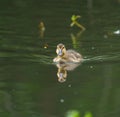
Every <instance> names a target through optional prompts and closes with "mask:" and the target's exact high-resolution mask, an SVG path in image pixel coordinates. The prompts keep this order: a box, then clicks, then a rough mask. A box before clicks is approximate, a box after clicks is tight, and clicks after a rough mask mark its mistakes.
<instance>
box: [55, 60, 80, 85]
mask: <svg viewBox="0 0 120 117" xmlns="http://www.w3.org/2000/svg"><path fill="white" fill-rule="evenodd" d="M79 65H80V63H65V62H59V63H57V64H56V66H57V68H58V72H57V76H58V81H59V82H61V83H62V82H65V81H66V79H67V71H72V70H74V69H75V68H76V67H78V66H79Z"/></svg>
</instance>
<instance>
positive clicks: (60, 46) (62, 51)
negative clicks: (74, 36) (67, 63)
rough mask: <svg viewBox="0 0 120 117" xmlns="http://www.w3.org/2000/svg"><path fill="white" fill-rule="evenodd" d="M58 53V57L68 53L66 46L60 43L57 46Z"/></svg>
mask: <svg viewBox="0 0 120 117" xmlns="http://www.w3.org/2000/svg"><path fill="white" fill-rule="evenodd" d="M56 53H57V55H58V56H63V55H64V54H65V53H66V48H65V46H64V44H62V43H60V44H58V45H57V49H56Z"/></svg>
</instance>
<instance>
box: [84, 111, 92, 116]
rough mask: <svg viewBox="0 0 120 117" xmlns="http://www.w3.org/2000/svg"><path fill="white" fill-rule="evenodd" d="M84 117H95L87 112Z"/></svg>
mask: <svg viewBox="0 0 120 117" xmlns="http://www.w3.org/2000/svg"><path fill="white" fill-rule="evenodd" d="M84 117H93V116H92V113H91V112H86V113H85V115H84Z"/></svg>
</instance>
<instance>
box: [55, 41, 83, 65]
mask: <svg viewBox="0 0 120 117" xmlns="http://www.w3.org/2000/svg"><path fill="white" fill-rule="evenodd" d="M56 53H57V55H58V56H57V57H55V58H54V59H53V62H60V63H66V62H73V63H78V62H81V61H82V55H80V54H79V53H78V52H76V51H74V50H66V48H65V45H64V44H62V43H60V44H58V45H57V49H56Z"/></svg>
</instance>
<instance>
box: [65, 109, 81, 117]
mask: <svg viewBox="0 0 120 117" xmlns="http://www.w3.org/2000/svg"><path fill="white" fill-rule="evenodd" d="M66 117H80V113H79V111H77V110H70V111H68V112H67V115H66Z"/></svg>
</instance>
